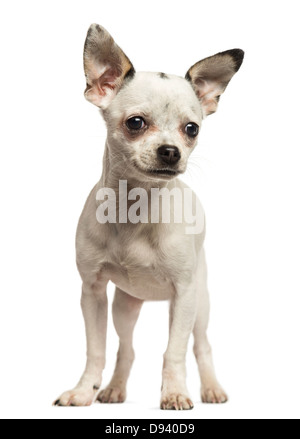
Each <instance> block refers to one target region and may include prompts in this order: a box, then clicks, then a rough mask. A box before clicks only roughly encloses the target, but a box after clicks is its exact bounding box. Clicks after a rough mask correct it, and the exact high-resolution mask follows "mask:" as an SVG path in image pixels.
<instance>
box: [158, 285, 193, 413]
mask: <svg viewBox="0 0 300 439" xmlns="http://www.w3.org/2000/svg"><path fill="white" fill-rule="evenodd" d="M196 313H197V295H196V287H195V284H194V282H193V283H191V284H190V285H188V286H187V285H179V286H177V288H176V295H175V297H174V299H173V300H172V302H171V312H170V338H169V344H168V349H167V351H166V353H165V356H164V367H163V384H162V398H161V408H162V409H163V410H190V409H192V408H193V407H194V406H193V403H192V401H191V399H190V397H189V395H188V391H187V387H186V364H185V361H186V353H187V346H188V341H189V338H190V335H191V333H192V331H193V327H194V325H195V319H196Z"/></svg>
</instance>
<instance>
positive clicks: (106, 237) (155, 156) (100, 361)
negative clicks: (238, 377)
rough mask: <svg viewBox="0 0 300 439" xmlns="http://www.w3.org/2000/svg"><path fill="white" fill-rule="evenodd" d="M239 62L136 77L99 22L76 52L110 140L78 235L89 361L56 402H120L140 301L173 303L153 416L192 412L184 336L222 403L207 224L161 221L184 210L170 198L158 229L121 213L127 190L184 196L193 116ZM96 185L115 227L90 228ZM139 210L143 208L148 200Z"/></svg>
mask: <svg viewBox="0 0 300 439" xmlns="http://www.w3.org/2000/svg"><path fill="white" fill-rule="evenodd" d="M243 57H244V52H243V51H242V50H239V49H234V50H229V51H227V52H222V53H219V54H217V55H215V56H212V57H210V58H207V59H204V60H203V61H200V62H198V63H197V64H195V65H194V66H193V67H191V68H190V70H189V71H188V73H187V75H186V77H185V79H184V78H181V77H177V76H173V75H166V74H164V73H136V72H135V70H134V68H133V65H132V64H131V62H130V61H129V59H128V58H127V56H126V55H125V54H124V53H123V52H122V50H121V49H120V48H119V47H118V46H117V44H116V43H115V42H114V40H113V39H112V37H111V36H110V34H109V33H108V32H107V31H106V30H105V29H104V28H103V27H101V26H99V25H96V24H94V25H92V26H91V27H90V29H89V31H88V35H87V39H86V44H85V50H84V67H85V74H86V80H87V89H86V91H85V97H86V98H87V99H88V100H89V101H90V102H92V103H93V104H95V105H96V106H98V107H99V108H100V109H101V112H102V115H103V117H104V119H105V121H106V123H107V130H108V137H107V142H106V148H105V154H104V163H103V175H102V178H101V180H100V182H99V183H98V184H97V185H96V187H95V188H94V189H93V191H92V192H91V194H90V196H89V198H88V200H87V203H86V205H85V208H84V211H83V213H82V216H81V218H80V221H79V227H78V233H77V264H78V269H79V272H80V275H81V277H82V280H83V290H82V310H83V315H84V319H85V325H86V334H87V365H86V369H85V372H84V374H83V376H82V378H81V380H80V382H79V384H78V385H77V386H76V387H75V389H73V390H71V391H69V392H66V393H64V394H63V395H62V396H61V397H60V398H59V399H58V400H57V401H56V402H55V403H54V404H55V405H59V406H73V405H74V406H87V405H90V404H92V403H93V402H94V401H95V400H96V399H98V400H99V401H100V402H102V403H117V402H119V403H120V402H124V400H125V398H126V385H127V380H128V377H129V373H130V369H131V367H132V363H133V360H134V351H133V347H132V336H133V331H134V327H135V324H136V322H137V319H138V316H139V313H140V310H141V306H142V304H143V302H144V301H147V300H169V301H170V304H171V305H170V310H171V311H170V338H169V344H168V348H167V351H166V353H165V356H164V366H163V384H162V398H161V408H162V409H165V410H174V409H175V410H188V409H192V408H193V403H192V401H191V399H190V397H189V393H188V390H187V387H186V365H185V360H186V352H187V345H188V341H189V338H190V336H191V334H192V333H193V334H194V338H195V347H194V352H195V356H196V359H197V363H198V366H199V372H200V376H201V381H202V401H203V402H207V403H224V402H226V401H227V396H226V394H225V392H224V390H223V389H222V387H221V386H220V384H219V383H218V381H217V378H216V376H215V372H214V367H213V361H212V353H211V348H210V345H209V343H208V340H207V336H206V331H207V326H208V318H209V297H208V290H207V269H206V262H205V255H204V250H203V242H204V235H205V227H204V226H203V227H202V229H201V230H200V233H199V232H197V233H195V234H191V233H187V225H188V223H187V222H186V221H185V220H183V221H182V222H181V223H179V222H176V221H174V220H172V219H171V220H170V221H169V223H167V222H166V221H162V220H161V219H162V215H163V214H164V210H166V209H168V210H169V211H170V210H171V211H172V213H174V212H176V211H177V213H178V211H179V210H182V206H178V205H177V203H176V202H175V201H174V199H173V198H172V200H173V202H171V201H170V199H169V201H170V202H169V204H168V203H167V207H166V204H165V203H162V204H163V206H162V208H161V210H160V211H159V213H158V217H159V221H158V222H155V223H153V222H152V223H151V221H150V220H149V221H140V222H136V221H135V223H132V222H128V221H126V219H127V215H124V210H122V208H121V207H120V205H121V203H123V202H124V197H125V198H126V202H127V209H130V208H131V207H132V206H133V201H134V200H136V199H137V198H136V196H135V198H133V197H132V196H131V195H130V193H131V191H132V190H134V189H135V188H141V191H143V192H141V193H146V194H149V197H150V194H151V191H152V190H153V189H156V190H157V191H158V192H159V191H161V192H159V193H160V194H162V193H163V190H166V189H167V190H169V191H171V190H172V189H174V188H176V189H179V190H180V191H181V192H182V193H183V192H184V191H185V189H187V187H186V186H185V185H184V184H183V183H182V182H181V181H180V180H178V179H177V178H176V177H177V176H178V175H179V174H181V173H184V172H185V170H186V167H187V162H188V158H189V156H190V154H191V152H192V151H193V149H194V148H195V146H196V143H197V136H198V133H199V129H200V127H201V124H202V120H203V119H204V118H205V116H207V115H209V114H212V113H214V112H215V111H216V109H217V105H218V101H219V98H220V95H221V94H222V93H223V92H224V90H225V89H226V87H227V85H228V83H229V81H230V80H231V78H232V77H233V75H234V74H235V73H236V72H237V71H238V70H239V68H240V66H241V64H242V62H243ZM120 181H126V190H125V192H126V193H125V195H124V193H123V194H121V193H120ZM103 189H104V191H105V190H107V192H105V193H106V194H107V195H109V194H110V192H109V191H114V194H116V196H115V198H114V200H115V201H116V203H117V211H118V214H117V218H116V221H115V222H114V221H107V222H106V223H105V221H102V223H101V221H100V222H99V207H100V209H101V206H102V207H103V203H107V199H106V198H105V197H103V193H102V195H101V194H100V195H99V193H100V192H101V190H103ZM99 191H100V192H99ZM195 198H196V197H195V195H193V197H192V198H191V203H195V202H196V200H195ZM179 204H180V203H179ZM197 205H199V204H197ZM106 207H107V208H108V207H109V205H107V204H106ZM140 207H141V206H140ZM144 207H145V206H144ZM148 207H149V208H150V209H151V206H150V204H149V206H148ZM136 210H137V209H136ZM103 211H104V210H102V213H103ZM97 212H98V215H97ZM169 213H170V212H169ZM181 213H182V212H181ZM125 214H127V212H125ZM198 214H199V213H198ZM125 217H126V218H125ZM144 220H145V218H144ZM109 281H112V282H113V283H114V284H115V285H116V294H115V299H114V304H113V317H114V323H115V327H116V330H117V333H118V335H119V337H120V349H119V353H118V358H117V365H116V369H115V372H114V375H113V377H112V380H111V382H110V384H109V385H108V387H107V388H106V389H104V390H103V391H101V392H100V386H101V381H102V371H103V369H104V366H105V352H106V331H107V295H106V288H107V284H108V282H109Z"/></svg>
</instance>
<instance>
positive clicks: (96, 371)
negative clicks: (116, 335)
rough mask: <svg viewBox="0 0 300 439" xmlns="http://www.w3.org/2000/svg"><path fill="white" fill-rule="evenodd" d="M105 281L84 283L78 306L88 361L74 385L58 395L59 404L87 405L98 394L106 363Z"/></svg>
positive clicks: (57, 403) (57, 402)
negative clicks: (85, 339)
mask: <svg viewBox="0 0 300 439" xmlns="http://www.w3.org/2000/svg"><path fill="white" fill-rule="evenodd" d="M106 286H107V284H106V283H101V284H100V283H96V284H94V285H85V284H84V285H83V289H82V298H81V307H82V312H83V316H84V321H85V327H86V337H87V363H86V368H85V371H84V374H83V375H82V378H81V380H80V381H79V383H78V384H77V386H76V387H75V388H74V389H73V390H71V391H68V392H65V393H64V394H63V395H61V396H60V398H58V400H57V401H56V402H55V403H54V404H55V405H59V406H88V405H91V404H92V403H93V401H94V400H95V398H96V397H97V395H98V393H99V390H100V386H101V381H102V371H103V369H104V366H105V349H106V332H107V295H106Z"/></svg>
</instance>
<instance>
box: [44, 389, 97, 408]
mask: <svg viewBox="0 0 300 439" xmlns="http://www.w3.org/2000/svg"><path fill="white" fill-rule="evenodd" d="M94 397H95V390H93V389H92V390H87V389H80V388H78V389H74V390H70V391H69V392H65V393H63V394H62V395H61V396H60V398H58V399H57V400H56V401H55V402H54V403H53V405H55V406H60V407H87V406H90V405H92V403H93V401H94Z"/></svg>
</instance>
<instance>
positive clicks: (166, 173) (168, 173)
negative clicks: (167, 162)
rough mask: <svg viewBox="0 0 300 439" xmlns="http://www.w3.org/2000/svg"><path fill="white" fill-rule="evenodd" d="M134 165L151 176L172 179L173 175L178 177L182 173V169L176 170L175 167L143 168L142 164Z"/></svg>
mask: <svg viewBox="0 0 300 439" xmlns="http://www.w3.org/2000/svg"><path fill="white" fill-rule="evenodd" d="M133 164H134V167H135V168H136V169H137V170H138V171H139V172H140V173H142V174H143V175H147V176H150V177H154V178H155V177H156V178H157V177H160V178H163V179H170V178H172V177H177V175H179V174H182V171H179V170H175V169H169V168H163V169H142V168H141V167H140V166H138V165H137V163H135V162H134V163H133Z"/></svg>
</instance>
